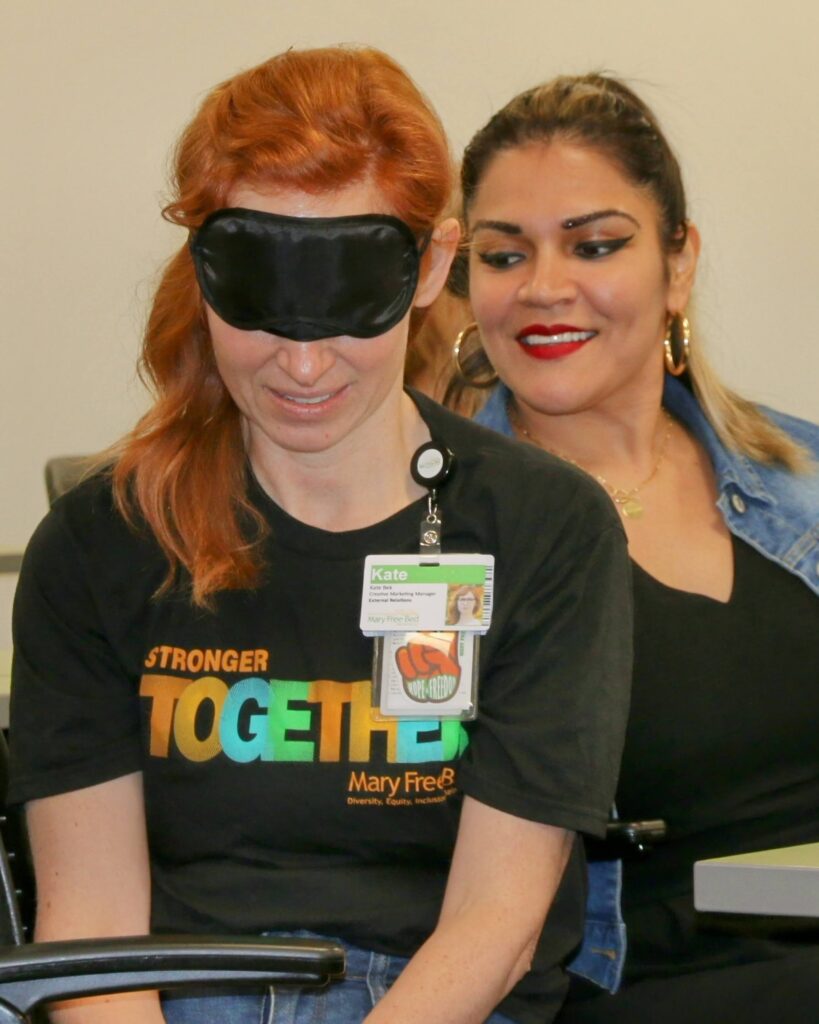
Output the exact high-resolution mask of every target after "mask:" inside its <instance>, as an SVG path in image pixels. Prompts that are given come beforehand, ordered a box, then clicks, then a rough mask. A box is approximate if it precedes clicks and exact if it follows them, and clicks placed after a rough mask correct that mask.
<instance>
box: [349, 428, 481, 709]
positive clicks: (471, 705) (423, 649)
mask: <svg viewBox="0 0 819 1024" xmlns="http://www.w3.org/2000/svg"><path fill="white" fill-rule="evenodd" d="M454 468H455V458H454V456H453V454H452V452H451V451H449V449H448V448H446V447H444V446H443V445H441V444H439V443H438V442H437V441H429V442H427V444H424V445H422V446H421V447H420V448H419V449H418V450H417V451H416V452H415V454H414V455H413V457H412V460H411V462H410V473H411V475H412V478H413V480H414V481H415V482H416V483H417V484H418V485H419V486H421V487H425V488H426V489H427V500H426V507H425V510H424V513H423V515H422V517H421V522H420V524H419V543H418V554H417V555H368V556H367V558H366V560H365V567H364V594H363V599H362V612H361V628H362V631H363V632H364V633H365V635H368V636H373V637H375V650H374V657H373V709H372V714H373V717H375V718H377V719H386V718H405V719H427V718H429V719H432V718H434V719H438V720H442V719H459V720H468V719H472V718H475V716H476V714H477V693H478V644H479V640H480V633H481V632H485V630H486V628H487V627H488V625H489V618H490V615H491V601H492V574H493V566H494V559H493V558H492V557H491V556H488V555H487V556H484V555H469V554H453V555H446V554H443V553H442V551H441V541H442V536H443V522H442V516H441V511H440V508H439V505H438V490H439V488H441V487H442V486H443V485H444V484H445V483H446V481H447V480H448V479H449V478H450V477H451V476H452V473H453V471H454ZM462 592H463V594H464V595H466V598H467V599H466V600H463V601H461V604H462V605H465V606H466V607H467V609H468V608H469V607H471V610H472V617H471V618H469V617H468V616H467V617H466V618H464V619H463V621H461V612H459V611H456V609H457V608H458V607H459V605H458V600H459V596H460V595H461V594H462ZM470 602H471V604H470ZM456 620H457V621H456ZM467 620H468V621H467Z"/></svg>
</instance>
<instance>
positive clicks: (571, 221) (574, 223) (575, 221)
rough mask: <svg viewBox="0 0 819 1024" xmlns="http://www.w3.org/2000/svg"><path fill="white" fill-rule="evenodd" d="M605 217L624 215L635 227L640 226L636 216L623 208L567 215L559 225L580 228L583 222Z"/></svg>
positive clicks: (569, 229) (565, 227) (586, 222)
mask: <svg viewBox="0 0 819 1024" xmlns="http://www.w3.org/2000/svg"><path fill="white" fill-rule="evenodd" d="M606 217H625V218H626V220H630V221H631V223H632V224H634V225H635V226H636V227H638V228H639V227H640V222H639V221H638V220H637V219H636V217H632V215H631V214H630V213H626V211H625V210H614V209H611V210H594V211H592V213H584V214H581V215H580V216H579V217H568V218H567V219H566V220H564V221H562V222H561V225H560V226H561V227H562V228H564V229H565V230H566V231H571V230H573V229H574V228H582V227H583V226H584V225H585V224H592V223H594V221H596V220H604V219H605V218H606Z"/></svg>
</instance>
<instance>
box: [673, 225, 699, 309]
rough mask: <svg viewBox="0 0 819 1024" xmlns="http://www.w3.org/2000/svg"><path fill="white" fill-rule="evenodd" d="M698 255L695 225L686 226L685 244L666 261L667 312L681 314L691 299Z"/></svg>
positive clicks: (697, 236)
mask: <svg viewBox="0 0 819 1024" xmlns="http://www.w3.org/2000/svg"><path fill="white" fill-rule="evenodd" d="M699 255H700V233H699V231H698V230H697V227H696V225H695V224H691V223H689V224H688V229H687V231H686V234H685V243H684V244H683V247H682V249H680V251H679V252H675V253H672V254H671V256H670V257H669V259H668V277H669V279H668V311H669V312H670V313H683V312H684V311H685V307H686V306H687V305H688V300H689V299H690V297H691V289H692V288H693V287H694V278H695V277H696V276H697V260H698V259H699Z"/></svg>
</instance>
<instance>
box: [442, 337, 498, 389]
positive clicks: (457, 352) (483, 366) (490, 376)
mask: <svg viewBox="0 0 819 1024" xmlns="http://www.w3.org/2000/svg"><path fill="white" fill-rule="evenodd" d="M473 331H476V332H478V339H479V340H478V345H477V346H476V348H475V350H474V351H473V352H470V353H469V355H467V356H466V357H465V358H463V359H462V358H461V349H462V348H463V344H464V342H465V341H466V339H467V338H468V337H469V335H470V334H471V333H472V332H473ZM452 361H453V362H454V363H455V369H456V370H457V372H458V375H459V376H460V377H461V379H462V380H464V381H466V383H467V384H468V385H469V386H470V387H471V388H491V387H493V386H494V385H495V384H497V382H498V375H497V373H496V372H495V368H494V367H493V366H492V364H491V363H490V362H489V356H487V354H486V352H485V351H484V348H483V345H481V344H480V330H479V328H478V324H477V321H475V320H473V321H472V323H471V324H467V325H466V327H464V329H463V330H462V331H461V332H460V333H459V334H458V337H457V338H456V339H455V344H454V345H453V346H452ZM481 373H484V374H486V376H483V377H482V376H480V374H481Z"/></svg>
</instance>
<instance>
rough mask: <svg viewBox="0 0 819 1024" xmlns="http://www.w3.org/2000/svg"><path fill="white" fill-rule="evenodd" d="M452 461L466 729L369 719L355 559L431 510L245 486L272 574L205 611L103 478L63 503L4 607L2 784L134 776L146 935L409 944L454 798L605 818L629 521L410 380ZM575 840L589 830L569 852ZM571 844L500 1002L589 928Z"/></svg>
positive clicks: (432, 916) (454, 814)
mask: <svg viewBox="0 0 819 1024" xmlns="http://www.w3.org/2000/svg"><path fill="white" fill-rule="evenodd" d="M416 401H417V402H418V404H419V408H420V410H421V413H422V415H423V417H424V419H425V421H426V422H427V424H428V427H429V429H430V432H431V434H432V436H433V437H435V438H436V439H438V440H439V441H441V442H443V443H444V444H446V445H447V446H448V447H449V448H450V449H451V450H452V451H453V452H454V454H455V457H456V460H457V465H456V470H455V473H454V475H453V477H452V478H451V480H449V481H448V482H447V483H446V485H445V486H444V487H443V488H442V489H441V491H440V495H439V501H440V508H441V512H442V517H443V547H444V551H446V552H481V553H488V554H494V555H495V558H496V567H495V603H494V615H493V621H492V626H491V628H490V630H489V632H488V634H487V635H486V637H484V638H483V639H482V642H481V653H480V687H479V715H478V718H477V720H476V721H475V722H472V723H460V722H457V721H444V722H440V721H438V720H423V721H403V720H399V721H388V722H377V721H374V720H373V719H372V717H371V716H370V713H369V709H370V704H371V693H370V677H371V660H372V640H370V639H367V638H365V637H363V636H362V634H361V632H360V630H359V628H358V615H359V608H360V596H361V585H362V571H363V560H364V557H365V555H367V554H371V553H372V554H377V553H390V552H392V553H407V554H411V553H413V552H414V551H417V543H418V530H419V524H420V520H421V516H422V512H423V509H424V502H423V501H418V502H415V503H414V504H412V505H410V506H408V507H407V508H405V509H403V510H401V511H400V512H398V513H397V514H396V515H394V516H392V517H391V518H389V519H388V520H386V521H384V522H381V523H378V524H376V525H374V526H371V527H368V528H365V529H361V530H354V531H349V532H344V533H332V532H327V531H323V530H319V529H316V528H313V527H310V526H306V525H304V524H303V523H300V522H298V521H296V520H294V519H293V518H291V517H290V516H288V515H287V514H286V513H285V512H283V511H282V510H281V509H280V508H279V507H277V506H276V505H275V503H274V502H273V501H271V500H270V498H269V497H267V495H266V494H265V493H264V492H263V491H262V490H261V488H260V487H259V486H258V485H257V484H256V483H255V481H253V480H252V479H251V480H250V485H249V486H250V496H251V499H252V501H253V502H254V504H255V506H256V507H257V508H258V509H259V510H260V511H261V513H262V514H263V515H264V516H265V518H266V519H267V521H268V522H269V524H270V535H269V538H268V540H267V541H266V546H265V551H264V556H265V564H266V567H267V568H266V579H265V581H264V583H263V585H262V586H260V587H259V588H258V589H256V590H252V591H249V590H245V591H226V592H222V593H220V594H219V595H218V597H217V599H216V601H215V607H214V610H213V611H212V612H206V611H202V610H201V609H197V608H195V607H193V606H192V605H191V603H190V601H189V600H188V597H187V594H186V592H185V591H184V589H183V588H179V589H177V590H176V591H174V592H172V593H170V594H166V595H164V596H162V597H154V596H152V595H154V594H155V592H156V590H157V588H158V587H159V585H160V584H161V582H162V580H163V578H164V574H165V564H164V560H163V557H162V555H161V552H160V551H159V550H158V548H157V546H156V544H155V543H154V541H153V540H152V538H151V537H150V536H147V535H145V534H144V533H143V535H141V536H138V535H137V534H135V533H134V532H133V531H132V530H131V529H129V528H128V527H127V526H126V524H125V523H124V522H123V521H122V519H121V518H120V517H119V516H118V515H117V513H116V512H115V511H114V510H113V508H112V502H111V493H110V487H109V485H108V483H107V481H106V480H105V478H96V479H94V480H91V481H89V482H87V483H86V484H84V485H82V486H80V487H79V488H78V489H76V490H75V491H73V492H71V493H70V494H69V495H67V496H66V497H65V498H64V499H62V500H61V501H60V502H58V503H57V504H56V505H55V507H54V509H53V510H52V512H51V513H50V515H49V516H48V517H47V518H46V519H45V520H44V522H43V523H42V524H41V526H40V527H39V528H38V530H37V532H36V534H35V536H34V538H33V540H32V542H31V545H30V548H29V550H28V552H27V554H26V558H25V563H24V568H23V572H22V575H21V582H20V588H19V593H18V597H17V601H16V605H15V664H14V685H13V695H12V729H11V740H12V788H11V798H12V799H13V800H16V801H26V800H31V799H34V798H37V797H43V796H47V795H51V794H55V793H61V792H65V791H69V790H73V789H77V788H80V787H84V786H89V785H92V784H95V783H99V782H103V781H105V780H107V779H111V778H115V777H117V776H120V775H122V774H125V773H127V772H132V771H136V770H141V771H142V772H143V773H144V781H145V801H146V813H147V822H148V831H149V845H150V851H151V867H152V879H153V902H152V920H153V927H154V929H155V930H157V931H180V930H183V931H188V930H189V931H206V932H207V931H211V932H225V931H230V932H237V933H256V932H260V931H264V930H272V929H289V928H308V929H310V930H312V931H315V932H320V933H323V934H327V935H331V936H340V937H343V938H345V939H347V940H349V941H352V942H354V943H356V944H358V945H362V946H365V947H367V948H373V949H376V950H381V951H385V952H392V953H397V954H404V955H409V954H411V953H412V952H414V950H415V949H416V948H417V947H418V945H419V944H420V943H421V942H423V941H424V939H425V938H426V937H427V935H428V934H429V933H430V932H431V931H432V929H433V928H434V926H435V922H436V919H437V915H438V912H439V908H440V904H441V899H442V894H443V891H444V887H445V884H446V878H447V873H448V867H449V859H450V855H451V852H452V847H453V842H454V838H455V834H456V830H457V825H458V814H459V807H460V795H461V793H467V794H469V795H471V796H472V797H474V798H475V799H477V800H480V801H482V802H484V803H486V804H488V805H491V806H493V807H496V808H500V809H501V810H503V811H506V812H508V813H511V814H515V815H518V816H520V817H524V818H528V819H531V820H535V821H539V822H544V823H548V824H552V825H556V826H561V827H565V828H567V829H573V830H577V831H585V832H589V833H593V834H600V833H601V832H602V831H603V829H604V827H605V822H606V819H607V816H608V808H609V806H610V802H611V799H612V795H613V790H614V783H615V779H616V774H617V767H618V761H619V755H620V749H621V742H622V733H623V730H624V727H625V716H626V702H627V697H626V693H627V686H628V679H629V676H630V647H631V640H630V637H631V626H630V597H629V593H628V586H627V581H628V561H627V555H626V551H625V543H624V538H623V532H622V529H621V528H620V526H619V523H618V521H617V516H616V513H614V511H613V509H612V508H611V503H610V502H609V501H608V499H607V498H606V496H605V495H604V494H603V493H602V491H600V490H599V488H597V487H596V485H594V484H593V483H591V482H590V481H589V480H588V478H587V477H586V476H585V474H582V473H579V472H577V471H575V470H573V469H572V468H571V467H567V466H566V465H565V464H563V463H559V462H558V461H557V460H554V459H552V458H550V457H549V456H546V455H544V454H543V453H540V452H538V451H536V450H535V449H531V448H528V447H524V446H518V445H516V444H513V443H512V442H509V441H508V440H507V439H505V438H502V437H500V436H498V435H497V434H494V433H491V432H489V431H487V430H485V429H484V428H482V427H478V426H476V425H475V424H472V423H469V422H468V421H465V420H461V419H460V418H459V417H455V416H453V415H452V414H450V413H448V412H446V411H444V410H442V409H441V408H440V407H438V406H436V405H434V404H433V403H430V402H428V401H426V400H423V399H421V398H420V397H416ZM578 845H579V844H578ZM583 888H584V882H583V872H582V864H581V863H580V854H579V853H578V852H576V853H575V855H574V856H573V858H572V862H571V864H570V866H569V869H568V870H567V872H566V875H565V878H564V881H563V883H562V885H561V888H560V892H559V894H558V897H557V898H556V901H555V904H554V906H553V908H552V911H551V913H550V915H549V919H548V922H547V925H546V927H545V929H544V934H543V938H542V941H541V945H540V948H539V951H538V954H537V957H536V963H535V969H534V970H533V971H532V972H530V974H529V975H528V976H527V978H526V979H524V981H523V982H522V983H521V985H520V986H519V987H518V989H517V990H516V993H515V994H513V996H511V997H510V998H509V999H508V1000H507V1001H506V1002H505V1003H504V1004H503V1005H504V1007H505V1012H507V1013H509V1014H510V1015H511V1016H513V1017H517V1018H518V1019H520V1020H522V1021H526V1020H530V1019H531V1020H538V1021H545V1020H548V1019H550V1015H549V1008H550V1004H554V1003H555V1002H556V1000H557V999H558V998H559V994H560V990H561V987H562V984H563V982H562V978H561V972H560V971H558V970H555V969H554V968H555V965H557V964H559V963H560V962H562V961H563V960H565V958H566V957H567V956H569V954H570V953H571V951H572V950H573V948H574V947H575V946H576V944H577V943H578V941H579V938H580V933H581V927H582V904H583V895H584V893H583Z"/></svg>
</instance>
